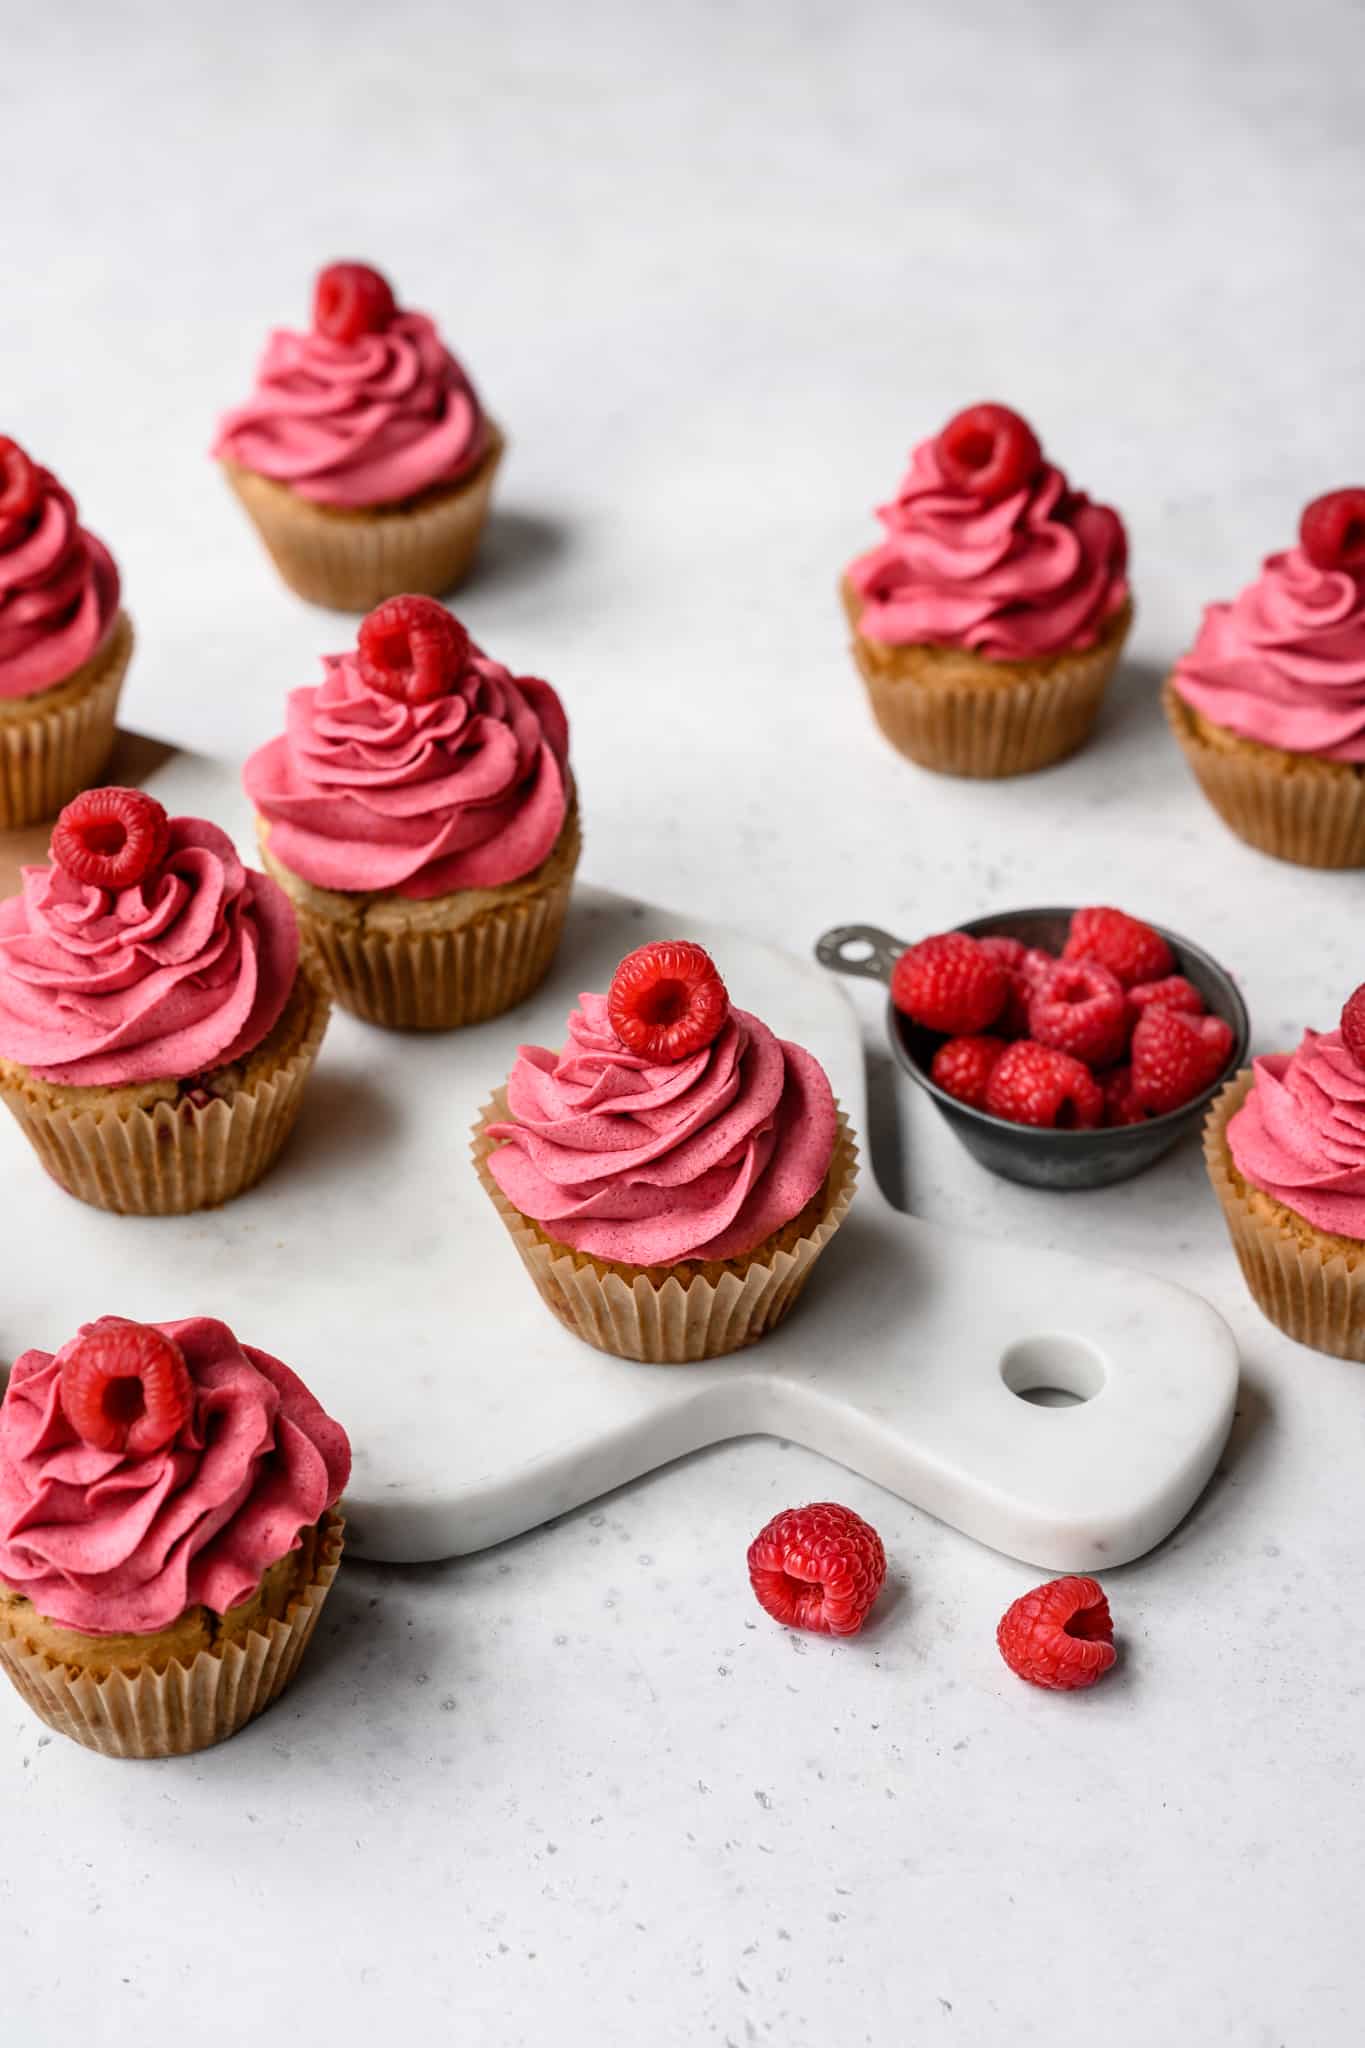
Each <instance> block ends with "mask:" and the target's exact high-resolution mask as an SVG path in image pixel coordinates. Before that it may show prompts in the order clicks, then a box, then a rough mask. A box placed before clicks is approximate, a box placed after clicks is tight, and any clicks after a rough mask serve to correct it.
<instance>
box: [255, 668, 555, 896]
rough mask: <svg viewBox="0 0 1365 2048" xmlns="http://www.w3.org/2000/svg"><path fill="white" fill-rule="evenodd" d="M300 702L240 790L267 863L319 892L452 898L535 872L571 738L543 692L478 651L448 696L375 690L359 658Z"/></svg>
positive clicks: (300, 694) (328, 675)
mask: <svg viewBox="0 0 1365 2048" xmlns="http://www.w3.org/2000/svg"><path fill="white" fill-rule="evenodd" d="M322 665H323V672H324V673H323V680H322V682H321V684H320V685H319V686H318V687H317V688H316V689H300V690H293V691H291V693H290V696H289V701H288V709H287V711H286V715H285V731H284V732H283V733H282V734H281V735H280V737H279V738H277V739H273V740H268V741H267V742H266V744H265V746H263V747H261V748H259V749H258V750H257V752H256V753H254V754H253V755H252V756H251V758H250V760H249V761H248V762H247V764H246V768H245V770H244V772H243V781H244V782H245V784H246V790H247V794H248V796H249V797H250V798H251V801H252V802H253V804H254V805H255V806H256V809H257V811H258V812H259V813H260V815H261V816H262V817H263V818H264V819H266V820H267V822H268V824H269V826H270V850H271V852H272V854H275V855H277V856H278V858H279V859H280V860H281V861H282V862H283V863H284V865H285V866H286V867H287V868H289V869H291V870H292V871H293V873H294V874H296V875H301V876H302V877H303V879H304V881H306V882H312V883H313V884H314V885H315V887H317V888H320V889H340V890H349V891H352V892H357V893H366V892H369V891H371V890H375V891H392V892H394V893H395V894H397V895H400V896H407V897H412V898H424V897H429V896H444V895H447V894H449V893H451V892H452V891H455V890H459V889H489V888H496V887H497V886H498V885H499V884H501V883H503V882H513V881H517V880H519V879H520V878H521V877H522V876H523V875H529V874H530V873H531V872H532V871H533V870H534V869H535V868H538V867H539V866H540V864H541V862H542V861H543V860H545V859H546V858H547V857H548V855H549V854H550V853H551V852H552V850H553V848H554V845H555V842H556V840H557V839H558V838H559V835H560V832H561V831H562V830H563V826H564V818H565V814H566V811H567V808H568V760H569V726H568V720H567V719H566V718H565V716H564V710H563V706H562V705H561V704H560V701H559V698H558V697H557V696H556V695H555V692H554V691H553V690H552V689H551V688H550V685H549V684H548V683H543V682H541V681H540V680H539V679H538V678H537V677H535V676H513V675H512V674H511V673H510V672H509V671H508V670H507V669H505V668H504V667H503V666H502V664H501V662H497V661H492V660H490V659H489V657H488V656H487V655H486V654H483V653H481V652H480V651H479V649H478V648H476V647H471V649H470V655H469V660H468V662H467V664H466V667H465V670H464V673H463V675H462V676H461V677H460V679H459V681H458V682H457V683H456V684H455V685H454V687H453V688H452V689H451V690H450V691H449V692H448V693H447V694H446V695H444V696H441V697H433V698H431V699H429V700H428V701H427V702H425V703H422V704H407V703H403V702H401V701H400V700H399V699H397V698H395V697H390V696H387V695H385V694H384V692H382V691H380V690H376V689H373V688H372V687H371V686H370V684H368V683H367V682H366V681H365V679H364V676H363V675H362V674H361V670H360V665H359V663H358V661H357V659H356V657H355V656H354V655H352V654H327V655H324V656H323V662H322Z"/></svg>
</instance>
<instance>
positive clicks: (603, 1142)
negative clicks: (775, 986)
mask: <svg viewBox="0 0 1365 2048" xmlns="http://www.w3.org/2000/svg"><path fill="white" fill-rule="evenodd" d="M579 1003H580V1005H581V1007H580V1008H579V1009H577V1010H575V1012H574V1013H573V1015H572V1016H571V1017H570V1019H569V1037H568V1042H567V1043H566V1045H565V1046H564V1049H563V1051H562V1052H560V1053H553V1052H549V1051H547V1050H546V1049H545V1048H544V1047H543V1046H538V1045H524V1046H522V1048H521V1050H520V1052H519V1053H518V1055H517V1062H516V1065H515V1066H514V1067H513V1069H512V1075H511V1079H510V1081H509V1082H508V1086H507V1106H508V1108H509V1110H510V1111H511V1114H512V1116H513V1117H514V1118H515V1119H516V1121H515V1122H508V1123H502V1124H495V1125H493V1126H492V1127H491V1130H490V1133H489V1135H490V1136H491V1137H493V1138H495V1139H497V1140H499V1141H500V1142H499V1144H498V1147H497V1149H496V1150H495V1151H493V1152H492V1153H490V1155H489V1159H488V1167H489V1171H490V1173H491V1174H492V1175H493V1178H494V1180H496V1182H497V1183H498V1186H499V1187H500V1188H501V1189H502V1191H503V1193H504V1194H505V1195H506V1196H507V1199H508V1200H509V1201H510V1202H512V1203H513V1204H514V1205H515V1206H516V1207H517V1208H518V1209H520V1210H521V1212H522V1214H523V1215H525V1216H530V1217H532V1218H533V1219H534V1220H535V1221H536V1222H537V1223H539V1224H541V1225H542V1226H543V1227H544V1229H545V1230H546V1232H547V1233H548V1235H549V1236H551V1237H553V1238H555V1239H556V1240H557V1241H558V1242H559V1243H560V1244H565V1245H569V1246H571V1247H572V1248H573V1249H574V1250H576V1251H584V1252H589V1253H591V1254H592V1255H593V1257H595V1258H601V1259H617V1260H620V1261H622V1262H623V1263H624V1264H626V1265H631V1266H665V1265H676V1264H677V1262H678V1261H679V1260H681V1259H729V1258H737V1257H738V1256H739V1255H740V1254H741V1253H743V1252H747V1251H752V1250H753V1248H754V1246H755V1245H757V1244H761V1243H762V1241H763V1239H764V1238H765V1237H770V1236H771V1235H772V1234H773V1232H774V1231H777V1230H780V1229H781V1228H782V1226H783V1225H784V1224H785V1223H790V1222H791V1220H792V1218H793V1217H794V1216H797V1215H799V1214H800V1212H801V1210H802V1209H804V1208H805V1206H806V1204H807V1202H809V1201H810V1200H811V1198H812V1196H813V1195H815V1193H816V1192H817V1191H818V1189H819V1187H820V1185H821V1183H822V1181H823V1180H824V1178H825V1175H826V1174H827V1173H828V1172H829V1165H830V1160H831V1159H832V1158H833V1156H834V1142H835V1137H836V1134H837V1130H838V1116H837V1113H836V1111H835V1107H834V1097H833V1094H832V1093H831V1091H830V1085H829V1082H828V1081H827V1080H826V1078H825V1073H824V1069H823V1068H822V1067H821V1066H820V1064H819V1062H818V1061H817V1060H815V1059H813V1058H812V1056H811V1055H810V1053H808V1052H803V1051H802V1049H801V1047H800V1046H798V1045H788V1044H786V1043H785V1042H784V1041H783V1040H781V1039H778V1038H775V1037H774V1036H773V1034H772V1032H771V1031H770V1030H769V1029H768V1027H767V1025H766V1024H761V1023H760V1022H759V1020H758V1018H757V1017H751V1016H750V1015H749V1014H748V1012H747V1011H745V1010H731V1012H730V1015H729V1018H728V1019H727V1021H726V1023H725V1024H724V1026H723V1027H722V1029H721V1032H720V1034H719V1036H718V1037H717V1038H716V1039H715V1040H714V1041H713V1043H712V1044H710V1045H708V1046H705V1047H703V1049H702V1050H701V1051H700V1052H697V1053H693V1054H692V1056H691V1058H689V1059H685V1060H679V1061H678V1062H677V1064H676V1065H673V1066H659V1065H655V1064H652V1063H651V1062H650V1061H648V1060H646V1059H644V1058H641V1057H640V1056H639V1055H637V1054H635V1053H632V1052H627V1051H626V1049H625V1047H624V1046H623V1045H622V1044H621V1042H620V1040H619V1039H618V1038H617V1036H616V1033H615V1032H614V1031H613V1030H612V1027H611V1024H610V1023H609V1021H608V1018H607V999H606V997H605V996H597V995H584V996H580V997H579Z"/></svg>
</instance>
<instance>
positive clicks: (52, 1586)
mask: <svg viewBox="0 0 1365 2048" xmlns="http://www.w3.org/2000/svg"><path fill="white" fill-rule="evenodd" d="M102 1320H111V1319H110V1318H102ZM87 1327H92V1326H87ZM93 1327H95V1328H98V1324H96V1325H94V1326H93ZM152 1327H153V1328H154V1329H157V1330H160V1331H162V1332H163V1334H164V1335H165V1336H167V1337H169V1338H171V1339H172V1340H173V1341H174V1342H175V1343H176V1344H178V1345H179V1346H180V1348H181V1350H182V1352H183V1353H184V1357H185V1364H186V1366H187V1367H188V1369H189V1375H190V1381H191V1384H192V1387H193V1392H194V1401H193V1409H192V1412H191V1415H190V1417H189V1419H188V1421H186V1422H185V1424H184V1425H183V1426H182V1428H181V1430H180V1432H179V1434H178V1436H177V1437H176V1438H175V1441H174V1442H173V1443H171V1444H168V1445H166V1446H165V1447H164V1448H163V1449H161V1450H158V1451H153V1452H151V1453H149V1454H146V1455H144V1456H142V1457H137V1456H133V1455H131V1454H128V1453H125V1452H122V1451H97V1450H93V1449H92V1448H91V1447H90V1445H89V1444H86V1443H84V1442H83V1441H82V1440H81V1438H80V1437H78V1436H77V1434H76V1432H75V1430H74V1429H72V1427H71V1425H70V1423H69V1422H68V1421H67V1419H66V1414H65V1411H64V1410H63V1408H62V1401H61V1365H60V1354H59V1355H58V1356H57V1357H54V1356H53V1355H52V1354H51V1353H50V1352H47V1351H26V1352H25V1353H24V1354H23V1356H22V1357H21V1358H18V1359H16V1360H15V1363H14V1369H13V1371H12V1372H11V1374H10V1381H9V1388H8V1391H7V1392H6V1395H5V1399H4V1403H3V1405H2V1406H0V1580H3V1582H4V1583H5V1584H6V1585H7V1586H9V1587H10V1589H11V1590H12V1591H13V1592H16V1593H22V1594H24V1595H25V1597H26V1598H27V1599H29V1600H31V1601H32V1602H33V1605H34V1606H35V1607H36V1608H37V1610H38V1612H39V1613H40V1614H42V1615H45V1616H46V1617H47V1618H48V1620H49V1621H54V1622H57V1623H58V1624H59V1625H60V1626H62V1627H64V1628H73V1629H79V1630H81V1631H82V1633H83V1634H86V1635H123V1634H129V1635H150V1634H153V1633H155V1631H156V1630H158V1629H163V1628H169V1627H170V1625H171V1624H172V1623H173V1622H174V1621H176V1620H177V1619H178V1618H179V1617H180V1616H181V1615H182V1614H183V1613H184V1612H185V1610H186V1608H188V1607H197V1606H200V1605H202V1606H205V1607H211V1608H212V1609H213V1610H214V1612H215V1613H217V1614H225V1613H226V1612H227V1610H228V1608H229V1607H235V1606H236V1605H237V1603H238V1602H239V1601H241V1600H245V1599H246V1598H247V1597H248V1595H249V1594H251V1593H253V1592H254V1591H255V1589H256V1587H257V1585H258V1584H259V1582H260V1580H261V1578H262V1577H263V1575H264V1574H265V1572H266V1571H268V1569H269V1568H270V1566H271V1565H272V1564H277V1563H278V1562H279V1560H280V1559H281V1558H282V1557H286V1556H287V1555H288V1554H289V1552H290V1551H291V1550H297V1548H298V1544H299V1532H300V1531H301V1530H303V1529H306V1528H308V1527H309V1526H310V1525H311V1524H312V1523H314V1522H316V1521H318V1520H319V1519H320V1517H321V1516H322V1515H323V1513H324V1512H325V1511H326V1510H327V1509H328V1508H330V1507H333V1506H335V1504H336V1502H337V1500H338V1499H339V1498H340V1496H341V1491H342V1488H343V1487H344V1486H345V1484H346V1481H347V1479H348V1478H349V1476H350V1470H351V1447H350V1444H349V1443H348V1442H347V1439H346V1432H345V1430H344V1429H342V1427H341V1425H340V1424H339V1423H336V1422H333V1421H332V1419H331V1417H330V1416H328V1415H327V1414H326V1413H325V1412H324V1411H323V1409H322V1408H321V1407H320V1406H319V1404H318V1403H317V1401H315V1400H314V1398H313V1396H312V1395H311V1394H310V1393H309V1391H308V1389H307V1388H306V1387H305V1386H304V1384H303V1382H302V1380H300V1379H299V1378H298V1376H297V1375H296V1374H295V1373H292V1372H291V1371H290V1369H289V1367H288V1366H287V1365H282V1364H281V1363H280V1361H279V1359H278V1358H271V1357H270V1355H269V1354H268V1353H267V1352H264V1351H257V1350H255V1349H253V1348H252V1346H251V1345H249V1344H239V1343H238V1342H237V1339H236V1338H235V1337H234V1336H233V1334H232V1332H231V1330H230V1329H229V1328H228V1327H227V1324H226V1323H219V1322H215V1321H213V1319H212V1318H211V1317H209V1316H192V1317H190V1318H189V1319H188V1320H186V1321H185V1322H178V1323H155V1324H153V1326H152Z"/></svg>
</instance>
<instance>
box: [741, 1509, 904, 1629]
mask: <svg viewBox="0 0 1365 2048" xmlns="http://www.w3.org/2000/svg"><path fill="white" fill-rule="evenodd" d="M885 1577H886V1552H885V1551H884V1550H883V1548H882V1539H881V1537H880V1536H879V1535H878V1534H877V1532H876V1530H875V1529H874V1528H873V1527H872V1525H871V1523H869V1522H865V1521H864V1520H863V1518H862V1516H861V1515H855V1514H854V1512H853V1510H852V1508H842V1507H840V1506H839V1505H838V1503H837V1502H835V1501H830V1500H823V1501H815V1502H813V1503H812V1504H811V1506H810V1507H806V1508H784V1509H783V1511H782V1513H781V1514H780V1515H774V1516H773V1518H772V1520H771V1522H769V1523H768V1525H767V1527H766V1528H765V1529H762V1530H760V1532H759V1534H758V1535H757V1536H755V1538H754V1540H753V1542H752V1543H751V1544H750V1545H749V1583H750V1585H751V1586H752V1587H753V1589H754V1593H755V1595H756V1596H757V1599H758V1604H759V1606H760V1607H761V1608H763V1610H764V1612H765V1613H767V1614H771V1616H772V1618H773V1620H774V1621H780V1622H781V1623H782V1625H783V1627H784V1628H809V1629H815V1630H817V1631H818V1632H819V1633H821V1634H823V1635H831V1636H852V1635H856V1634H857V1633H858V1630H859V1629H860V1628H861V1627H862V1625H863V1622H864V1620H865V1619H866V1616H867V1610H868V1608H869V1607H870V1606H871V1605H872V1603H873V1601H874V1600H875V1599H876V1597H877V1595H878V1593H879V1592H880V1591H881V1584H882V1580H883V1579H884V1578H885Z"/></svg>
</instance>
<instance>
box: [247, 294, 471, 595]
mask: <svg viewBox="0 0 1365 2048" xmlns="http://www.w3.org/2000/svg"><path fill="white" fill-rule="evenodd" d="M502 448H503V442H502V436H501V434H500V433H499V432H498V430H497V428H496V427H495V426H494V425H493V423H492V421H491V420H490V419H489V418H488V417H487V415H486V414H485V412H484V410H483V407H482V406H481V405H480V403H479V400H478V396H477V394H476V392H475V390H474V387H473V385H472V384H471V383H470V381H469V378H468V377H467V376H466V375H465V372H464V370H463V369H462V368H461V366H460V364H459V363H458V362H457V361H456V360H455V357H454V356H453V355H452V354H451V353H450V350H449V349H448V348H447V347H446V345H445V343H444V342H443V341H442V339H441V337H440V335H439V334H438V333H437V331H436V325H435V322H434V321H433V320H431V319H430V318H429V317H428V316H427V314H425V313H410V312H404V311H401V310H400V309H399V307H398V306H397V305H396V303H395V301H394V296H393V292H392V291H391V289H390V288H389V285H388V282H387V280H386V279H385V278H383V277H381V276H380V274H379V272H378V271H377V270H371V269H369V268H368V267H367V266H366V265H365V264H363V263H333V264H330V265H329V266H328V268H327V269H326V270H324V271H322V272H321V273H320V274H319V276H318V280H317V285H316V287H315V290H314V294H313V325H312V330H311V332H309V333H307V334H296V333H295V332H294V331H293V330H292V329H291V328H277V329H276V331H275V332H274V333H273V334H272V335H271V336H270V339H269V341H268V342H267V343H266V349H265V354H264V355H263V356H262V358H261V362H260V367H259V369H258V370H257V373H256V389H255V391H254V392H253V394H252V396H251V397H250V398H249V399H247V401H246V403H245V404H244V405H239V406H237V407H235V408H234V409H233V410H232V411H231V412H229V413H227V414H226V415H225V416H224V417H223V419H222V420H221V421H220V422H219V426H218V432H217V436H216V438H215V440H214V444H213V453H214V455H216V456H217V458H218V460H219V461H220V462H221V463H222V464H223V467H224V469H225V471H226V473H227V478H228V481H229V483H230V484H231V485H232V488H233V490H234V491H235V492H236V493H237V496H238V497H239V498H240V499H241V501H242V503H243V505H245V507H246V509H247V512H248V513H249V514H250V516H251V518H252V519H253V520H254V521H255V524H256V528H257V531H258V532H259V533H260V536H261V538H262V540H263V541H264V542H265V544H266V547H267V548H268V549H269V551H270V553H271V555H272V557H273V558H274V562H275V567H276V568H277V569H278V570H279V572H280V574H281V576H282V577H283V578H284V580H285V582H286V583H287V584H288V585H289V587H290V589H291V590H294V591H297V593H298V595H299V596H300V597H305V598H307V599H308V600H309V602H310V603H312V604H325V605H331V606H332V607H333V608H334V609H336V610H337V611H345V612H364V611H369V610H370V609H371V608H372V607H373V606H374V605H377V604H381V603H382V602H383V600H384V599H385V598H386V597H393V596H395V595H396V594H397V593H398V592H399V591H403V590H422V591H428V592H430V593H431V595H433V596H439V595H440V593H441V592H442V591H445V590H451V589H453V588H454V586H455V585H456V584H457V583H458V582H459V581H460V580H461V578H462V577H463V576H464V575H465V574H466V573H467V572H468V569H469V566H470V564H471V562H472V561H473V559H474V553H475V550H476V549H477V547H478V544H479V535H480V534H481V532H482V531H483V525H484V520H485V518H486V517H487V513H488V501H489V497H490V495H491V493H492V489H493V476H494V472H495V471H496V469H497V466H498V461H499V459H500V457H501V455H502Z"/></svg>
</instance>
